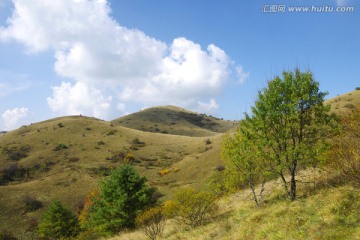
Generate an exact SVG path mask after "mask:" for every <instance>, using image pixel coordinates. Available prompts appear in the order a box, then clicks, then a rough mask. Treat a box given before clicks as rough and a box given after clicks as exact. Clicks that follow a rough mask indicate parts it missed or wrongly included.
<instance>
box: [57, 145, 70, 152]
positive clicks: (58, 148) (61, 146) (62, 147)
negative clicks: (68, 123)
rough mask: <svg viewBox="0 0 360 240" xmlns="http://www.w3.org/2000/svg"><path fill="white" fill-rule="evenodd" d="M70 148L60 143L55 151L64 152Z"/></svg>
mask: <svg viewBox="0 0 360 240" xmlns="http://www.w3.org/2000/svg"><path fill="white" fill-rule="evenodd" d="M67 148H69V147H68V146H66V145H65V144H63V143H60V144H58V145H57V146H56V147H55V148H54V151H59V150H62V149H67Z"/></svg>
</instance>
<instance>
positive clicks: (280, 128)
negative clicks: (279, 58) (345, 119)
mask: <svg viewBox="0 0 360 240" xmlns="http://www.w3.org/2000/svg"><path fill="white" fill-rule="evenodd" d="M326 95H327V93H324V92H320V91H319V83H318V82H316V81H315V80H314V79H313V75H312V73H311V72H300V71H299V70H298V69H296V70H295V72H286V71H284V72H283V78H282V79H281V78H280V77H275V78H274V79H273V80H271V81H269V82H268V86H267V88H264V89H263V90H262V91H259V92H258V98H257V100H256V102H255V105H254V106H253V107H251V115H249V114H245V119H244V121H242V122H241V124H240V127H239V132H240V133H241V134H242V136H243V137H244V141H246V144H251V145H252V146H253V147H254V148H255V150H254V152H253V154H254V156H253V157H254V158H257V160H259V161H264V165H265V166H266V171H267V170H270V171H271V172H273V173H276V174H278V175H279V176H280V177H281V179H282V181H283V184H284V188H285V191H286V192H287V194H288V195H289V197H290V199H291V200H295V199H296V182H297V180H296V174H297V171H298V169H299V167H306V166H309V165H312V166H316V165H317V164H318V163H319V162H320V159H321V158H320V156H321V154H322V152H323V151H324V150H325V148H326V146H327V144H326V143H325V137H326V136H327V135H328V134H329V133H330V132H331V131H332V129H333V128H334V126H336V122H337V121H335V119H336V118H335V116H334V115H330V114H329V110H330V106H325V105H324V104H323V102H324V97H325V96H326ZM247 153H248V151H247ZM243 157H245V156H243ZM287 174H288V175H289V176H290V180H287V178H286V176H287Z"/></svg>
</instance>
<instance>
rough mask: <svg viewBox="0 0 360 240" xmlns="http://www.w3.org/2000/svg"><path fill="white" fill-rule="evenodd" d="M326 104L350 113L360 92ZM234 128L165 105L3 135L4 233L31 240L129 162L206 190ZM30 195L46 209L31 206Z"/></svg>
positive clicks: (166, 180) (161, 181)
mask: <svg viewBox="0 0 360 240" xmlns="http://www.w3.org/2000/svg"><path fill="white" fill-rule="evenodd" d="M326 103H327V104H331V105H332V111H333V112H337V113H341V114H344V113H346V112H347V111H349V110H351V109H352V108H353V107H352V106H359V105H360V91H353V92H349V93H346V94H343V95H340V96H338V97H336V98H333V99H329V100H327V101H326ZM236 125H237V123H236V122H233V121H224V120H221V119H217V118H214V117H211V116H207V115H204V114H196V113H194V112H190V111H187V110H184V109H181V108H177V107H173V106H166V107H154V108H149V109H145V110H143V111H140V112H137V113H134V114H131V115H128V116H124V117H122V118H118V119H115V120H113V121H111V122H106V121H102V120H99V119H96V118H91V117H84V116H66V117H60V118H55V119H50V120H47V121H43V122H39V123H34V124H31V125H28V126H23V127H21V128H19V129H17V130H14V131H10V132H7V133H5V134H1V135H0V222H1V223H2V224H0V232H1V231H3V230H8V231H11V232H13V233H14V234H15V235H17V236H20V237H22V238H23V239H27V238H28V237H29V234H30V233H29V232H26V230H27V229H28V228H29V226H30V225H31V222H32V221H34V219H39V218H40V216H41V215H42V213H43V212H44V210H45V209H46V207H47V206H48V204H49V203H51V202H52V201H53V200H55V199H58V200H60V201H61V202H62V203H64V204H65V205H66V206H68V207H70V208H71V209H72V210H74V211H75V212H76V211H78V210H79V206H81V202H82V201H83V200H84V199H85V196H86V195H87V194H88V193H89V192H90V191H91V190H92V189H94V188H96V187H97V182H98V181H99V179H101V178H104V177H106V176H107V175H108V174H109V172H110V171H111V169H112V168H114V167H116V166H118V165H120V164H122V163H124V162H127V163H130V164H132V165H133V166H134V167H135V168H137V170H138V171H139V172H140V174H141V175H144V176H146V177H147V178H148V180H149V183H150V184H151V185H153V186H155V187H157V188H158V189H159V190H160V191H161V192H162V193H164V194H165V198H166V197H167V196H169V195H171V193H172V192H173V191H174V190H175V189H177V188H178V187H179V186H187V185H191V186H195V187H201V186H203V185H204V184H206V183H207V182H208V180H209V178H210V177H211V176H213V174H214V172H215V168H216V167H217V166H219V165H221V164H222V162H221V157H220V150H221V140H222V136H223V133H224V132H226V131H229V130H230V131H231V130H233V129H234V128H236ZM26 199H35V200H37V201H39V202H40V203H41V206H40V207H39V208H38V209H35V210H29V209H28V207H27V201H26ZM234 221H235V220H234Z"/></svg>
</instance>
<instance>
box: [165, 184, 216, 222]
mask: <svg viewBox="0 0 360 240" xmlns="http://www.w3.org/2000/svg"><path fill="white" fill-rule="evenodd" d="M215 199H216V198H215V195H214V194H213V193H210V192H205V191H200V192H198V191H196V190H195V189H193V188H183V189H180V190H179V191H177V192H175V193H174V197H173V199H172V200H169V201H167V202H165V205H164V212H165V213H166V215H167V216H169V217H173V218H175V219H176V220H177V221H179V222H180V223H184V224H186V225H189V226H191V227H193V228H194V227H198V226H201V225H204V224H205V223H208V222H210V221H211V220H212V218H213V217H214V213H215V210H216V209H217V205H216V203H215Z"/></svg>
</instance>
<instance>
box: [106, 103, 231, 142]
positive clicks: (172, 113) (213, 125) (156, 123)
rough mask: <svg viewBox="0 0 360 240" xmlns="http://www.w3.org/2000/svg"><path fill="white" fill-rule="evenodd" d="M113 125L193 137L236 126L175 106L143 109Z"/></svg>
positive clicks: (221, 131)
mask: <svg viewBox="0 0 360 240" xmlns="http://www.w3.org/2000/svg"><path fill="white" fill-rule="evenodd" d="M111 122H112V123H113V124H114V125H118V126H123V127H128V128H132V129H138V130H141V131H146V132H155V133H166V134H174V135H184V136H193V137H203V136H214V135H216V134H218V133H224V132H226V131H227V130H229V129H231V128H232V127H234V126H235V125H236V123H237V122H236V121H224V120H222V119H219V118H215V117H213V116H208V115H206V114H197V113H195V112H191V111H188V110H185V109H182V108H179V107H175V106H161V107H152V108H147V109H144V110H142V111H140V112H136V113H133V114H130V115H127V116H124V117H121V118H118V119H115V120H113V121H111Z"/></svg>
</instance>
